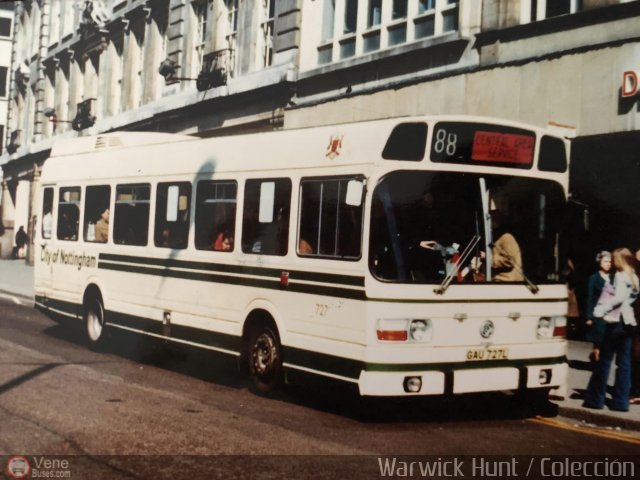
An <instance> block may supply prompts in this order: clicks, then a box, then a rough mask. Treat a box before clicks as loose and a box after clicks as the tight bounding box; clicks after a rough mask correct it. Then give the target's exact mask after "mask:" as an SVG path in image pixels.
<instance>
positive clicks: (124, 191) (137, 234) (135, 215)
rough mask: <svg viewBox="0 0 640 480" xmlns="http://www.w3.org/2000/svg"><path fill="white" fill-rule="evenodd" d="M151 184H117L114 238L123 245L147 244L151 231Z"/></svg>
mask: <svg viewBox="0 0 640 480" xmlns="http://www.w3.org/2000/svg"><path fill="white" fill-rule="evenodd" d="M150 198H151V186H150V185H149V184H144V185H141V184H132V185H117V186H116V204H115V212H114V222H113V240H114V242H115V243H119V244H122V245H138V246H144V245H146V244H147V236H148V233H149V199H150Z"/></svg>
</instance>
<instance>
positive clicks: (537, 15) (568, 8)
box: [525, 0, 582, 22]
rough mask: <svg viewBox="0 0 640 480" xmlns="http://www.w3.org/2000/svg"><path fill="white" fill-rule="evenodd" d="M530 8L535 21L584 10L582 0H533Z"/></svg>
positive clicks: (531, 17) (532, 19)
mask: <svg viewBox="0 0 640 480" xmlns="http://www.w3.org/2000/svg"><path fill="white" fill-rule="evenodd" d="M525 5H526V4H525ZM530 9H531V15H530V19H531V21H532V22H535V21H537V20H544V19H546V18H551V17H558V16H560V15H568V14H571V13H576V12H579V11H580V10H582V0H531V4H530Z"/></svg>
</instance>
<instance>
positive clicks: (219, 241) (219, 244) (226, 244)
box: [213, 230, 233, 252]
mask: <svg viewBox="0 0 640 480" xmlns="http://www.w3.org/2000/svg"><path fill="white" fill-rule="evenodd" d="M213 249H214V250H216V251H218V252H231V251H232V250H233V235H231V232H229V231H228V230H224V231H222V232H220V233H219V234H218V236H217V237H216V241H215V242H214V244H213Z"/></svg>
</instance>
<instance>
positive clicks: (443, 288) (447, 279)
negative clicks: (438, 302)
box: [433, 235, 480, 295]
mask: <svg viewBox="0 0 640 480" xmlns="http://www.w3.org/2000/svg"><path fill="white" fill-rule="evenodd" d="M479 241H480V235H474V236H473V238H472V239H471V241H470V242H469V243H468V244H467V246H466V247H465V249H464V250H463V251H462V253H461V254H460V258H458V260H457V261H456V263H455V264H454V265H453V270H452V271H451V272H449V274H448V275H447V276H446V277H445V279H444V280H443V281H442V283H441V284H440V286H439V287H437V288H434V290H433V292H434V293H436V294H437V295H442V294H443V293H444V292H446V291H447V288H449V285H451V282H452V281H453V277H455V276H456V275H458V272H459V271H460V267H461V266H462V265H464V264H465V262H466V261H467V259H468V258H469V256H470V255H471V254H472V253H473V249H474V248H475V247H476V245H477V244H478V242H479Z"/></svg>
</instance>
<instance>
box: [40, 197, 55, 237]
mask: <svg viewBox="0 0 640 480" xmlns="http://www.w3.org/2000/svg"><path fill="white" fill-rule="evenodd" d="M44 212H45V213H44V216H43V217H42V238H51V232H52V230H53V215H52V213H51V205H49V204H45V206H44Z"/></svg>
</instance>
